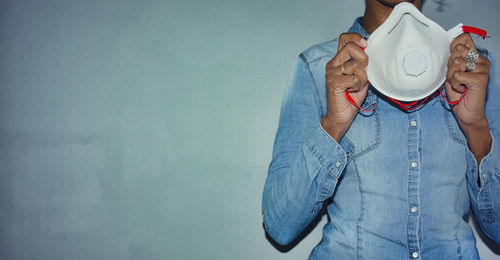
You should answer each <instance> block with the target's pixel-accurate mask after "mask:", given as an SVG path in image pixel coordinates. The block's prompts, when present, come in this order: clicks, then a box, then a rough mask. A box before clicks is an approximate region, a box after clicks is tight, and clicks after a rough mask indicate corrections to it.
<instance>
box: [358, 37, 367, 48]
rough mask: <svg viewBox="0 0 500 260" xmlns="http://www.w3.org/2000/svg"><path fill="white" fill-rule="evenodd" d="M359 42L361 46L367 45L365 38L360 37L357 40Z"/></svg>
mask: <svg viewBox="0 0 500 260" xmlns="http://www.w3.org/2000/svg"><path fill="white" fill-rule="evenodd" d="M359 43H361V46H363V47H366V46H368V41H367V40H366V39H365V38H361V40H359Z"/></svg>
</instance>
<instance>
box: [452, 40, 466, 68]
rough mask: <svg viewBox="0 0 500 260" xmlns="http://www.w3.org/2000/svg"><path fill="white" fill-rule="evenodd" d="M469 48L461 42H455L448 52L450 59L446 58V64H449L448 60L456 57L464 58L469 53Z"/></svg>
mask: <svg viewBox="0 0 500 260" xmlns="http://www.w3.org/2000/svg"><path fill="white" fill-rule="evenodd" d="M469 50H470V49H469V48H467V46H465V45H463V44H456V45H455V47H454V48H453V50H452V51H451V54H450V59H449V60H448V66H449V65H450V61H451V60H453V59H456V58H465V57H467V54H468V53H469Z"/></svg>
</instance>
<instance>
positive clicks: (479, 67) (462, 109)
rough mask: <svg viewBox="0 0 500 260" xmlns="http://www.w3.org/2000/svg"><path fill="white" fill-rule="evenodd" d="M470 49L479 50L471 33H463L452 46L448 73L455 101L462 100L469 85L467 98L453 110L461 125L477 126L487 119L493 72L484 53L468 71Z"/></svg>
mask: <svg viewBox="0 0 500 260" xmlns="http://www.w3.org/2000/svg"><path fill="white" fill-rule="evenodd" d="M469 50H474V51H476V46H475V45H474V42H473V40H472V38H471V37H470V34H468V33H463V34H461V35H460V36H458V37H457V38H455V39H454V40H453V41H452V42H451V45H450V52H451V55H450V59H449V60H448V73H447V74H446V82H445V86H446V94H447V96H448V99H449V100H451V101H454V100H458V99H459V98H460V97H461V96H462V94H463V93H464V91H465V88H467V93H466V94H465V96H464V97H463V99H462V100H461V101H460V102H459V103H457V104H456V105H454V106H453V108H452V110H453V113H454V114H455V117H456V118H457V121H458V123H459V125H460V126H461V127H465V128H467V127H471V126H477V125H478V124H481V123H484V121H485V120H486V117H485V114H484V104H485V102H486V88H487V86H488V76H489V73H490V61H489V60H488V59H487V58H486V57H483V56H479V58H477V60H476V68H475V69H474V70H472V71H467V70H466V62H467V61H466V56H467V54H468V53H469Z"/></svg>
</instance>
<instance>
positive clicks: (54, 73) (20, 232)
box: [0, 0, 500, 259]
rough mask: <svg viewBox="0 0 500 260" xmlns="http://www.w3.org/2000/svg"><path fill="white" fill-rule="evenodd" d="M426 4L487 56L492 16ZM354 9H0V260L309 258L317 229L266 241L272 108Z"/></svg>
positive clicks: (84, 5) (177, 5) (487, 11)
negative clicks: (280, 243) (284, 240)
mask: <svg viewBox="0 0 500 260" xmlns="http://www.w3.org/2000/svg"><path fill="white" fill-rule="evenodd" d="M427 2H428V3H427V4H426V6H424V12H425V13H426V14H427V15H428V16H430V17H431V18H432V19H435V20H436V21H438V22H439V23H441V24H442V25H443V26H444V27H445V28H449V27H451V26H453V25H455V24H456V23H458V22H460V21H462V22H464V23H466V24H470V25H476V26H481V27H484V28H486V29H488V30H489V33H490V34H491V35H493V38H492V39H490V40H487V41H484V42H481V44H482V45H483V46H487V47H489V48H490V50H491V51H493V53H495V54H496V56H497V57H499V54H500V48H499V45H498V44H497V43H498V40H497V39H500V28H499V26H498V25H499V24H500V23H499V20H500V19H499V16H498V11H499V10H500V9H499V8H500V2H498V1H497V0H488V1H486V0H482V1H465V0H461V1H445V4H446V5H444V6H443V7H444V12H443V13H440V12H439V11H440V10H439V9H440V8H441V7H440V6H439V5H438V3H437V2H442V1H427ZM448 4H449V5H448ZM363 9H364V1H362V0H356V1H348V0H344V1H338V0H337V1H335V0H313V1H298V0H287V1H285V0H277V1H262V0H254V1H238V0H217V1H215V0H213V1H201V0H200V1H192V0H176V1H125V0H123V1H76V0H67V1H53V0H50V1H49V0H37V1H34V0H25V1H21V0H19V1H7V0H3V1H2V0H0V221H1V222H0V234H1V235H0V258H1V259H305V258H307V256H308V254H309V252H310V250H311V249H312V248H313V246H314V245H315V244H316V243H317V242H318V241H319V239H320V236H321V233H320V232H321V227H322V225H323V224H324V223H325V221H326V220H325V218H323V219H322V220H321V221H320V222H319V223H318V225H317V226H316V228H315V229H314V230H313V231H312V232H311V233H310V234H309V236H307V237H306V238H305V239H303V240H302V241H301V242H300V243H299V244H298V245H297V246H296V247H294V248H293V249H291V250H290V249H287V250H289V251H288V252H287V253H283V252H280V251H279V250H277V249H276V248H274V247H273V245H272V244H271V243H270V242H269V241H268V240H267V239H266V237H265V233H264V231H263V228H262V220H261V205H260V202H261V192H262V188H263V185H264V181H265V177H266V174H267V173H266V171H267V166H268V163H269V160H270V158H271V150H272V142H273V139H274V134H275V131H276V128H277V122H278V117H279V108H280V103H281V98H282V95H283V91H284V87H285V85H286V81H287V78H288V76H289V73H290V70H291V67H292V64H293V62H294V60H295V59H296V56H297V55H298V54H299V53H300V52H301V51H302V50H304V49H305V48H307V47H309V46H311V45H313V44H315V43H318V42H322V41H325V40H329V39H332V38H335V37H337V36H338V35H339V34H340V33H341V32H342V31H344V30H346V29H347V28H348V27H349V26H350V25H351V24H352V21H353V20H354V18H355V17H356V16H360V15H362V11H363ZM464 10H467V11H466V12H464ZM485 241H486V243H488V241H487V240H485ZM478 247H479V248H480V251H481V255H482V256H483V259H498V258H499V255H500V250H499V248H498V247H496V248H495V247H494V246H493V245H491V244H490V246H489V247H488V246H487V245H486V244H485V243H484V242H482V240H481V239H479V242H478Z"/></svg>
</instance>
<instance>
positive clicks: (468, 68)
mask: <svg viewBox="0 0 500 260" xmlns="http://www.w3.org/2000/svg"><path fill="white" fill-rule="evenodd" d="M475 68H476V61H474V60H468V61H467V62H466V63H465V72H471V71H473V70H474V69H475Z"/></svg>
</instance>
